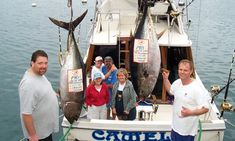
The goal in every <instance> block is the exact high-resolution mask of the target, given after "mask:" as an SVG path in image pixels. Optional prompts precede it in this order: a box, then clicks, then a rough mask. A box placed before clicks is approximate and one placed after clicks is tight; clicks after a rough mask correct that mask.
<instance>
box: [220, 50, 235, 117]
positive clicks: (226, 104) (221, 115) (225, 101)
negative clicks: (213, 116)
mask: <svg viewBox="0 0 235 141" xmlns="http://www.w3.org/2000/svg"><path fill="white" fill-rule="evenodd" d="M234 57H235V49H234V51H233V57H232V62H231V66H230V72H229V76H228V82H227V87H226V89H225V94H224V100H223V103H222V104H221V108H222V111H221V114H220V118H221V117H223V115H224V111H225V110H228V109H227V106H228V107H230V106H231V104H229V103H227V96H228V89H229V82H230V79H231V75H232V70H233V62H234ZM224 106H226V107H224Z"/></svg>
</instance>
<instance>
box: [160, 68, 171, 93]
mask: <svg viewBox="0 0 235 141" xmlns="http://www.w3.org/2000/svg"><path fill="white" fill-rule="evenodd" d="M169 74H170V72H169V71H167V70H165V69H164V70H163V72H162V77H163V83H164V86H165V88H166V91H167V92H168V93H169V94H171V93H170V89H171V83H170V81H169V79H168V77H169Z"/></svg>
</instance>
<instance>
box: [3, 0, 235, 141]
mask: <svg viewBox="0 0 235 141" xmlns="http://www.w3.org/2000/svg"><path fill="white" fill-rule="evenodd" d="M94 1H95V0H88V4H87V5H82V4H81V1H75V0H74V1H73V8H74V14H73V15H74V18H75V17H77V16H78V15H80V14H81V13H82V12H83V11H85V9H86V7H88V9H92V8H93V7H94V3H95V2H94ZM32 2H36V3H37V7H32V6H31V4H32ZM234 4H235V1H234V0H227V1H226V2H221V1H220V0H207V1H203V0H196V1H195V2H194V3H193V4H192V5H191V6H190V11H189V13H190V18H191V21H192V22H191V25H190V29H189V35H190V38H191V39H192V41H193V46H194V48H193V52H194V58H195V61H196V67H197V72H198V73H199V75H200V77H201V79H202V81H203V82H204V83H205V86H206V88H208V89H209V88H210V86H211V85H212V84H219V85H221V86H224V85H225V84H226V82H227V79H228V74H229V69H230V64H231V59H232V54H233V50H234V49H235V42H234V33H235V30H234V28H235V23H234V21H235V13H234V12H232V11H233V5H234ZM0 5H1V6H0V7H1V8H0V18H1V21H0V48H1V51H0V84H1V85H0V99H1V100H0V107H1V110H0V124H1V128H2V129H1V131H0V140H1V141H18V140H20V139H22V138H23V134H22V131H21V125H20V118H19V97H18V90H17V87H18V84H19V81H20V79H21V77H22V75H23V73H24V71H25V70H26V68H27V67H29V63H30V57H31V53H32V52H33V51H35V50H36V49H44V50H46V51H47V53H48V55H49V69H48V72H47V77H48V79H49V80H50V81H51V82H52V85H53V88H54V89H55V90H56V89H58V80H59V69H60V66H59V64H58V50H59V41H58V40H59V39H58V28H57V27H56V26H55V25H53V24H52V23H51V22H50V21H49V19H48V17H49V16H50V17H54V18H56V19H59V20H63V21H69V20H70V10H69V9H68V8H67V6H66V5H67V0H60V1H58V0H50V1H48V0H32V1H31V0H14V1H9V0H1V1H0ZM79 7H80V8H79ZM199 11H200V12H199ZM92 14H93V11H92V10H90V11H89V12H88V15H87V16H86V18H85V20H84V21H83V22H82V26H81V31H80V33H83V34H82V35H83V36H81V39H80V41H81V42H82V43H83V44H81V45H82V46H83V48H82V50H83V54H84V53H85V50H86V46H85V44H84V42H86V40H87V35H85V36H84V34H85V33H87V32H89V26H90V24H91V22H90V19H91V18H92ZM78 32H79V30H78V28H77V30H76V32H75V36H76V37H78ZM61 36H62V47H63V48H65V47H66V38H67V31H65V30H63V29H61ZM233 68H234V67H233ZM232 78H234V75H232ZM234 91H235V84H234V83H232V84H231V85H230V88H229V97H228V100H229V102H231V103H233V104H235V96H234ZM223 94H224V92H222V93H221V95H220V96H218V97H217V99H216V101H217V103H218V104H220V102H221V101H222V99H223ZM234 115H235V113H225V114H224V117H225V118H226V119H228V120H229V121H230V122H232V123H234V124H235V119H234V118H233V117H234ZM226 126H227V129H226V131H225V138H224V141H232V140H234V139H235V135H234V134H233V133H234V132H235V128H234V127H232V126H230V125H229V124H226ZM60 137H61V132H60V133H58V134H56V136H55V138H56V139H55V140H58V139H59V138H60Z"/></svg>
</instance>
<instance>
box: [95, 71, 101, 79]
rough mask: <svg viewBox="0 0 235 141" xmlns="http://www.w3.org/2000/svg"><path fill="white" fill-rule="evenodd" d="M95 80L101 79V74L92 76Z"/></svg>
mask: <svg viewBox="0 0 235 141" xmlns="http://www.w3.org/2000/svg"><path fill="white" fill-rule="evenodd" d="M97 78H102V76H101V73H99V72H97V73H95V74H94V80H95V79H97Z"/></svg>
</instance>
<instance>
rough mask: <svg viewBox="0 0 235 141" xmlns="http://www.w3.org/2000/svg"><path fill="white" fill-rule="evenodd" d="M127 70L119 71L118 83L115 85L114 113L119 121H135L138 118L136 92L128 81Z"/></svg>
mask: <svg viewBox="0 0 235 141" xmlns="http://www.w3.org/2000/svg"><path fill="white" fill-rule="evenodd" d="M127 78H128V73H127V71H126V69H123V68H120V69H119V70H118V71H117V79H118V81H117V82H116V83H115V84H114V85H113V95H112V112H113V114H115V115H117V117H118V119H119V120H134V119H135V118H136V107H135V104H136V97H137V95H136V92H135V90H134V87H133V85H132V83H131V81H129V80H128V79H127Z"/></svg>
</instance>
